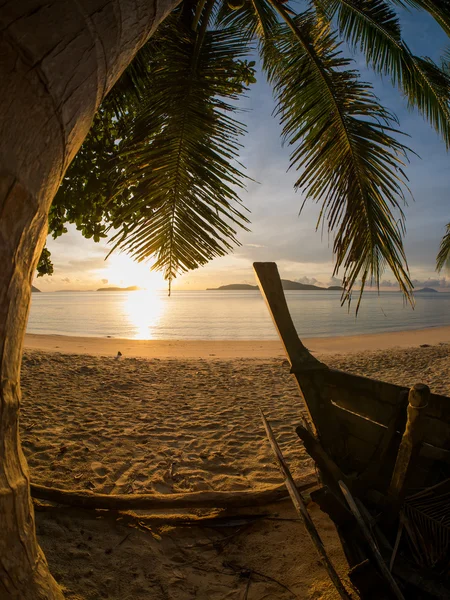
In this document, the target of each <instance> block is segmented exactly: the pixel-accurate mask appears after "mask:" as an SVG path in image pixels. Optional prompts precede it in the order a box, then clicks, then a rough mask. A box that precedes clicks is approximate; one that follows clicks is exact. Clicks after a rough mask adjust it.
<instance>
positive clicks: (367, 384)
mask: <svg viewBox="0 0 450 600" xmlns="http://www.w3.org/2000/svg"><path fill="white" fill-rule="evenodd" d="M324 385H325V386H326V388H327V390H328V393H329V394H330V396H331V397H332V400H333V402H334V403H336V404H338V405H339V406H342V407H343V408H347V409H348V410H351V411H353V412H357V413H359V414H363V415H364V416H366V417H368V418H369V419H373V420H374V421H377V422H378V423H382V424H383V425H387V424H388V423H389V420H390V416H391V414H392V412H391V411H390V410H389V406H395V405H397V404H398V402H399V400H400V398H401V394H402V392H403V393H404V392H406V393H407V392H408V391H409V390H408V388H407V387H403V386H400V385H395V384H393V383H387V382H385V381H378V380H376V379H370V378H369V377H362V376H360V375H352V374H351V373H345V372H344V371H339V370H337V369H328V371H326V372H324ZM424 415H425V416H426V417H427V418H430V419H435V420H438V421H439V422H441V423H445V424H448V425H450V398H448V397H447V396H441V395H439V394H431V395H430V399H429V403H428V406H427V408H426V410H425V413H424Z"/></svg>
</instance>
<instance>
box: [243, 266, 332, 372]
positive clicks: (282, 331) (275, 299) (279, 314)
mask: <svg viewBox="0 0 450 600" xmlns="http://www.w3.org/2000/svg"><path fill="white" fill-rule="evenodd" d="M253 268H254V270H255V273H256V278H257V281H258V285H259V289H260V290H261V294H262V296H263V298H264V299H265V301H266V304H267V307H268V309H269V312H270V315H271V317H272V320H273V322H274V324H275V327H276V328H277V331H278V334H279V336H280V339H281V341H282V343H283V345H284V348H285V351H286V355H287V357H288V359H289V362H290V363H291V367H292V371H293V372H295V371H297V370H303V369H327V367H326V366H325V365H324V364H323V363H321V362H320V361H318V360H317V358H314V356H313V355H312V354H311V353H310V352H309V350H308V349H307V348H305V346H304V345H303V344H302V342H301V341H300V339H299V337H298V334H297V331H296V329H295V327H294V323H293V322H292V317H291V315H290V313H289V309H288V305H287V303H286V298H285V295H284V291H283V287H282V285H281V279H280V275H279V273H278V268H277V265H276V263H270V262H267V263H258V262H255V263H253Z"/></svg>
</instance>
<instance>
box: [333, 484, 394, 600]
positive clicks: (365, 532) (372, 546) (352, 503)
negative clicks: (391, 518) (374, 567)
mask: <svg viewBox="0 0 450 600" xmlns="http://www.w3.org/2000/svg"><path fill="white" fill-rule="evenodd" d="M339 486H340V488H341V490H342V493H343V494H344V497H345V499H346V500H347V504H348V506H349V508H350V510H351V511H352V513H353V516H354V517H355V519H356V522H357V523H358V526H359V528H360V530H361V533H362V534H363V536H364V538H365V540H366V542H367V544H368V545H369V547H370V549H371V552H372V554H373V557H374V559H375V560H376V562H377V564H378V566H379V568H380V571H381V573H382V575H383V577H384V578H385V579H386V581H387V582H388V584H389V586H390V588H391V590H392V592H393V593H394V595H395V597H396V598H398V600H405V597H404V596H403V594H402V592H401V590H400V588H399V587H398V585H397V582H396V581H395V579H394V578H393V577H392V575H391V572H390V571H389V569H388V567H387V566H386V563H385V562H384V560H383V557H382V556H381V554H380V551H379V550H378V546H377V544H376V542H375V540H374V539H373V537H372V534H371V533H370V531H369V528H368V527H367V525H366V522H365V521H364V519H363V517H362V515H361V513H360V511H359V508H358V506H357V505H356V502H355V500H354V499H353V496H352V495H351V493H350V490H349V489H348V487H347V486H346V485H345V483H344V482H343V481H340V482H339Z"/></svg>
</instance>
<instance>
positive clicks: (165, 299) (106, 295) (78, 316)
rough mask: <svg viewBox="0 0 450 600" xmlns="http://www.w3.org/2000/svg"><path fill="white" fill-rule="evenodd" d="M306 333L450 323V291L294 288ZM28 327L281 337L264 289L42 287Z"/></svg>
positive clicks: (114, 334) (144, 336)
mask: <svg viewBox="0 0 450 600" xmlns="http://www.w3.org/2000/svg"><path fill="white" fill-rule="evenodd" d="M285 295H286V299H287V303H288V306H289V309H290V312H291V315H292V318H293V321H294V324H295V327H296V329H297V332H298V334H299V336H300V337H306V338H308V337H329V336H344V335H359V334H366V333H383V332H390V331H403V330H407V329H423V328H426V327H439V326H443V325H450V293H443V292H439V293H431V292H430V293H417V294H416V297H415V307H414V309H412V308H411V306H410V305H407V304H405V302H404V300H403V297H402V295H401V294H400V293H399V292H381V293H380V294H378V293H376V292H366V293H365V294H364V297H363V301H362V305H361V307H360V310H359V312H358V314H357V315H356V314H355V308H356V302H355V303H354V304H351V305H350V308H348V307H347V306H341V301H340V298H341V295H340V292H338V291H336V292H335V291H326V292H315V291H286V292H285ZM27 331H28V333H39V334H58V335H71V336H92V337H102V338H105V337H111V338H128V339H140V340H276V339H278V336H277V333H276V331H275V327H274V325H273V323H272V320H271V318H270V315H269V312H268V309H267V307H266V305H265V302H264V300H263V298H262V296H261V294H260V292H259V291H220V290H211V291H177V290H175V291H174V292H172V295H171V296H170V297H169V296H168V295H167V292H165V291H160V292H147V291H144V290H142V291H134V292H42V293H34V294H32V303H31V311H30V316H29V321H28V330H27Z"/></svg>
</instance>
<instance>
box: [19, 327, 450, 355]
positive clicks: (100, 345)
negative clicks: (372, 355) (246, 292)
mask: <svg viewBox="0 0 450 600" xmlns="http://www.w3.org/2000/svg"><path fill="white" fill-rule="evenodd" d="M302 341H303V342H304V343H305V344H306V346H307V347H308V348H309V349H310V350H311V351H312V352H316V353H319V354H348V353H355V352H367V351H373V350H388V349H391V348H409V347H412V346H419V345H420V344H431V345H436V344H439V343H443V342H450V326H447V327H431V328H428V329H413V330H410V331H395V332H389V333H376V334H368V335H358V336H340V337H328V338H302ZM25 347H26V348H29V349H30V350H43V351H44V352H63V353H66V354H67V353H68V354H92V355H94V356H115V355H116V354H117V352H118V350H120V351H121V352H122V353H123V354H124V355H126V356H128V357H140V358H179V359H185V358H207V359H209V358H219V359H234V358H260V359H271V358H274V357H279V358H284V350H283V346H282V344H281V342H279V341H278V340H277V341H245V340H244V341H228V340H227V341H210V340H204V341H202V340H200V341H197V340H195V341H190V340H188V341H186V340H182V341H180V340H127V339H121V338H95V337H75V336H68V335H40V334H27V335H26V337H25Z"/></svg>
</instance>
